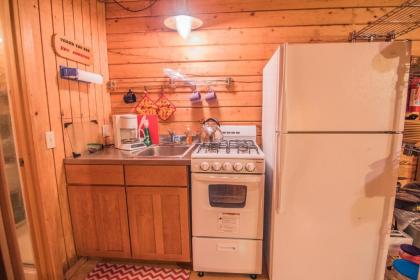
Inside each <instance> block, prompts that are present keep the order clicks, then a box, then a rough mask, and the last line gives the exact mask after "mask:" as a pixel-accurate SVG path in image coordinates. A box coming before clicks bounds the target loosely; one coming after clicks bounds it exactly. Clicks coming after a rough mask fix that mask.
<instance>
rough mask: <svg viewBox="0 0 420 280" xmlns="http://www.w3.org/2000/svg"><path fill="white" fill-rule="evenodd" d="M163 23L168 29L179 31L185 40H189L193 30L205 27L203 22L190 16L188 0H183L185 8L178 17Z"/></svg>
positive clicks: (170, 18)
mask: <svg viewBox="0 0 420 280" xmlns="http://www.w3.org/2000/svg"><path fill="white" fill-rule="evenodd" d="M163 23H164V24H165V26H166V27H167V28H169V29H172V30H176V31H178V34H179V35H180V36H181V37H182V38H184V39H187V38H188V35H190V33H191V30H194V29H197V28H199V27H200V26H202V25H203V21H202V20H200V19H199V18H196V17H193V16H190V15H189V13H188V11H187V4H186V0H183V7H182V9H181V10H180V11H179V12H178V13H177V15H176V16H171V17H168V18H166V19H165V21H164V22H163Z"/></svg>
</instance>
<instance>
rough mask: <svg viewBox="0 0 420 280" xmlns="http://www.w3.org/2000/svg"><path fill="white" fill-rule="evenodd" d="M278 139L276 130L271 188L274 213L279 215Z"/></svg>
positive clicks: (278, 135) (279, 135)
mask: <svg viewBox="0 0 420 280" xmlns="http://www.w3.org/2000/svg"><path fill="white" fill-rule="evenodd" d="M280 137H281V133H280V131H278V130H276V140H275V145H276V159H275V164H274V176H273V177H274V178H273V181H274V182H273V186H274V193H275V195H276V196H275V199H276V200H275V205H276V213H277V214H279V212H280V180H279V173H280V172H279V171H280V170H279V169H280V168H279V167H280V163H279V161H280V149H279V147H280V142H281V141H280Z"/></svg>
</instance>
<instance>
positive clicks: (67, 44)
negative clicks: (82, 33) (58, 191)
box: [53, 34, 93, 65]
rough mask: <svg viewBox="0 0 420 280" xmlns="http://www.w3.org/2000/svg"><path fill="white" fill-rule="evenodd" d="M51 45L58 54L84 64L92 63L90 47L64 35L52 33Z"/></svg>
mask: <svg viewBox="0 0 420 280" xmlns="http://www.w3.org/2000/svg"><path fill="white" fill-rule="evenodd" d="M53 46H54V51H55V53H56V54H57V55H58V56H61V57H63V58H67V59H70V60H73V61H76V62H79V63H82V64H86V65H91V64H92V63H93V55H92V52H91V49H90V48H88V47H86V46H83V44H80V43H78V42H76V41H74V40H71V39H69V38H67V37H65V36H64V35H60V34H54V36H53Z"/></svg>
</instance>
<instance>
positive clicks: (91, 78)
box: [77, 69, 104, 85]
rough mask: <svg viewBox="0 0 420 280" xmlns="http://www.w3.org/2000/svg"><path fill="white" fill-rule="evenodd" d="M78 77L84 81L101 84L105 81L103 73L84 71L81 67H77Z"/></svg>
mask: <svg viewBox="0 0 420 280" xmlns="http://www.w3.org/2000/svg"><path fill="white" fill-rule="evenodd" d="M77 79H78V80H79V81H82V82H87V83H94V84H100V85H101V84H103V82H104V78H103V77H102V75H99V74H96V73H92V72H87V71H83V70H80V69H77Z"/></svg>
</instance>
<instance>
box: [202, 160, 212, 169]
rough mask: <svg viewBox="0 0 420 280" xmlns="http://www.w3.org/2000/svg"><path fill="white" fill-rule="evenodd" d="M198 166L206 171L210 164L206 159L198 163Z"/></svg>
mask: <svg viewBox="0 0 420 280" xmlns="http://www.w3.org/2000/svg"><path fill="white" fill-rule="evenodd" d="M200 168H201V170H203V171H207V170H209V168H210V164H209V163H208V162H207V161H203V162H202V163H200Z"/></svg>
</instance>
